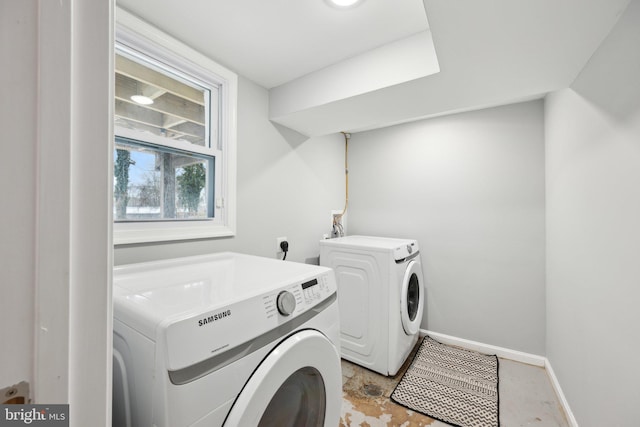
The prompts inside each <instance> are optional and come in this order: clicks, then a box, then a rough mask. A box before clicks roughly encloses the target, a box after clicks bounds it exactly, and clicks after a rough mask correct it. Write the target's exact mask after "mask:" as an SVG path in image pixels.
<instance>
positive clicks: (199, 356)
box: [113, 253, 342, 427]
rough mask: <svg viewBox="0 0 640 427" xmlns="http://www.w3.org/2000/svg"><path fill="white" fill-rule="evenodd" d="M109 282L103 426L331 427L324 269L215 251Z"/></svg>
mask: <svg viewBox="0 0 640 427" xmlns="http://www.w3.org/2000/svg"><path fill="white" fill-rule="evenodd" d="M113 281H114V292H113V299H114V332H113V340H114V364H113V372H114V382H113V425H114V426H115V427H119V426H127V427H130V426H133V427H152V426H153V427H180V426H198V427H212V426H242V427H245V426H278V427H282V426H285V427H286V426H327V427H328V426H331V427H335V426H336V425H338V422H339V419H340V407H341V402H342V376H341V367H340V355H339V345H340V343H339V328H340V326H339V318H338V307H337V303H336V283H335V278H334V274H333V271H332V270H330V269H329V268H325V267H320V266H312V265H307V264H301V263H294V262H287V261H280V260H275V259H267V258H261V257H255V256H249V255H242V254H235V253H221V254H213V255H206V256H198V257H187V258H181V259H172V260H166V261H158V262H149V263H142V264H131V265H126V266H121V267H116V268H115V269H114V279H113Z"/></svg>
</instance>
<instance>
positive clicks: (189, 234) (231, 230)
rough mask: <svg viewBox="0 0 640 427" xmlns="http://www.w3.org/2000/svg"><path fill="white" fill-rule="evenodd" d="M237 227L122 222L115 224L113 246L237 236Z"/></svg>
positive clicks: (203, 223) (191, 222)
mask: <svg viewBox="0 0 640 427" xmlns="http://www.w3.org/2000/svg"><path fill="white" fill-rule="evenodd" d="M235 234H236V233H235V227H234V226H228V225H223V224H219V223H214V222H213V221H207V220H205V221H160V222H121V223H115V224H113V244H114V245H115V246H118V245H130V244H137V243H154V242H170V241H178V240H192V239H211V238H217V237H232V236H235Z"/></svg>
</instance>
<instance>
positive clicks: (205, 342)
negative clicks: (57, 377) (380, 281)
mask: <svg viewBox="0 0 640 427" xmlns="http://www.w3.org/2000/svg"><path fill="white" fill-rule="evenodd" d="M322 270H324V271H323V272H321V273H320V274H316V275H307V276H306V277H300V276H298V279H297V280H296V279H292V280H291V281H289V283H288V284H284V285H281V286H274V287H272V289H270V290H268V291H266V292H264V293H260V294H257V295H254V296H252V297H250V298H245V299H243V300H241V301H237V302H234V303H231V304H228V305H223V306H220V307H219V308H217V309H215V310H213V311H208V312H205V313H198V314H197V316H187V317H186V318H184V319H182V320H178V321H175V319H171V321H170V322H167V325H166V329H167V330H166V336H167V338H166V339H167V348H168V352H169V360H168V365H167V368H168V369H169V370H177V369H182V368H184V367H186V366H189V365H191V364H193V363H196V362H199V361H201V360H205V359H207V358H208V357H211V356H212V355H216V354H219V353H222V352H224V351H226V350H228V349H232V348H234V347H236V346H238V345H240V344H242V343H244V342H247V341H249V340H251V339H253V338H255V337H257V336H260V335H263V334H265V333H267V332H268V331H270V330H272V329H275V328H277V327H278V326H280V325H282V324H284V323H287V322H290V321H291V320H292V319H295V318H296V317H298V316H300V315H301V314H303V313H305V312H307V311H309V310H312V309H313V308H314V307H316V306H317V305H318V304H320V303H322V302H323V301H325V300H326V299H327V298H330V297H331V296H332V295H333V294H334V293H335V292H336V290H337V285H336V281H335V276H334V273H333V271H332V270H329V269H326V268H324V267H323V268H322Z"/></svg>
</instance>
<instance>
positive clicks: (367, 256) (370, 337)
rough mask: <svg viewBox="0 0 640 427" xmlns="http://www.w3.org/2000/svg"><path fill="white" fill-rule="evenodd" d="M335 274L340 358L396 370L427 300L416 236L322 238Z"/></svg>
mask: <svg viewBox="0 0 640 427" xmlns="http://www.w3.org/2000/svg"><path fill="white" fill-rule="evenodd" d="M320 264H321V265H323V266H326V267H330V268H332V269H333V270H334V272H335V275H336V282H337V285H338V305H339V308H340V345H341V352H342V353H341V354H342V357H343V358H344V359H346V360H349V361H351V362H354V363H357V364H359V365H361V366H364V367H365V368H368V369H371V370H373V371H376V372H379V373H381V374H383V375H388V376H392V375H395V374H396V373H397V372H398V370H399V369H400V367H401V366H402V364H403V363H404V361H405V360H406V359H407V356H408V355H409V353H410V352H411V350H412V349H413V346H414V345H415V344H416V342H417V340H418V335H419V330H420V323H421V322H422V315H423V311H424V305H425V297H424V294H425V292H424V285H423V276H422V265H421V262H420V248H419V246H418V242H417V241H416V240H410V239H391V238H384V237H371V236H347V237H340V238H336V239H326V240H321V241H320Z"/></svg>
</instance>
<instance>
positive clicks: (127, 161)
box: [113, 138, 214, 221]
mask: <svg viewBox="0 0 640 427" xmlns="http://www.w3.org/2000/svg"><path fill="white" fill-rule="evenodd" d="M113 162H114V174H113V175H114V176H113V205H114V212H113V214H114V219H115V220H116V221H141V220H170V219H205V218H212V217H213V208H212V206H213V203H212V201H213V186H212V179H213V178H212V177H213V168H214V158H213V157H209V156H202V155H197V154H191V153H183V152H179V151H177V150H171V149H168V148H162V147H153V146H150V145H145V144H140V143H137V142H133V141H128V140H124V139H120V138H118V139H117V140H116V145H115V150H114V153H113Z"/></svg>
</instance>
